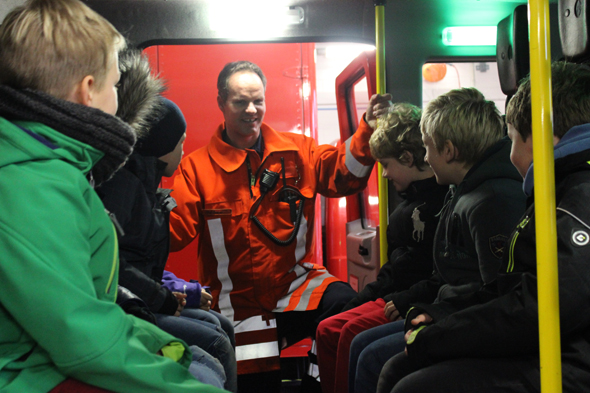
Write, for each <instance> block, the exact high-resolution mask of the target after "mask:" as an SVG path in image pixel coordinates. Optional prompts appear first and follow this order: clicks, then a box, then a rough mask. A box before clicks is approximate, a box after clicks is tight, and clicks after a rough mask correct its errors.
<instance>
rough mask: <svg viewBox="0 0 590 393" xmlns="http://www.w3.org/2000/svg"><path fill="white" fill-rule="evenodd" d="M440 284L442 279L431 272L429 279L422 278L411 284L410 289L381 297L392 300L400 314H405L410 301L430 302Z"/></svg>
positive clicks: (434, 297)
mask: <svg viewBox="0 0 590 393" xmlns="http://www.w3.org/2000/svg"><path fill="white" fill-rule="evenodd" d="M441 286H442V279H441V278H440V276H439V275H438V274H433V275H432V276H431V277H430V278H429V279H427V280H422V281H419V282H417V283H416V284H414V285H412V286H411V287H410V289H408V290H405V291H401V292H396V293H392V294H389V295H387V296H385V297H384V298H383V300H385V301H386V302H389V301H392V302H393V304H395V307H396V308H397V309H398V310H399V312H400V314H401V315H406V313H407V312H408V311H409V310H410V307H411V305H412V303H432V302H433V301H434V300H435V299H436V296H437V294H438V290H439V289H440V287H441Z"/></svg>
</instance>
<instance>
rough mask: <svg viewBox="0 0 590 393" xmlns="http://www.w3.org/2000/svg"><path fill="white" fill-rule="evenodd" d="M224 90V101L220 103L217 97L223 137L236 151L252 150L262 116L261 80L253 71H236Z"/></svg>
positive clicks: (262, 86) (263, 106)
mask: <svg viewBox="0 0 590 393" xmlns="http://www.w3.org/2000/svg"><path fill="white" fill-rule="evenodd" d="M227 87H228V96H227V100H225V102H223V101H222V100H221V98H220V97H217V104H218V105H219V109H221V111H222V112H223V117H224V118H225V127H226V130H227V136H228V137H229V139H230V140H231V142H232V145H233V146H235V147H237V148H239V149H245V148H249V147H252V146H253V145H254V143H255V142H256V140H257V139H258V135H260V126H261V125H262V120H263V119H264V114H265V113H266V102H265V101H264V85H263V83H262V80H261V79H260V77H259V76H258V75H256V74H255V73H253V72H249V71H244V72H237V73H235V74H233V75H232V76H230V77H229V80H228V84H227Z"/></svg>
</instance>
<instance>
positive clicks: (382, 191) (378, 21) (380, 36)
mask: <svg viewBox="0 0 590 393" xmlns="http://www.w3.org/2000/svg"><path fill="white" fill-rule="evenodd" d="M375 41H376V45H375V47H376V51H375V57H376V59H375V61H376V63H377V64H376V68H377V94H385V92H386V87H385V0H376V1H375ZM381 173H383V168H382V167H381V164H380V163H378V164H377V178H378V184H379V256H380V261H381V266H383V265H384V264H385V263H386V262H387V259H388V255H387V223H388V221H389V214H388V208H387V205H388V202H389V197H388V195H387V180H386V179H384V178H383V177H382V176H381Z"/></svg>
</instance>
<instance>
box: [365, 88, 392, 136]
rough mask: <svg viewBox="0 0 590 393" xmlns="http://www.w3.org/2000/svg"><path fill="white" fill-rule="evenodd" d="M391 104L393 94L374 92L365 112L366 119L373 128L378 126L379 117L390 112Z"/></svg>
mask: <svg viewBox="0 0 590 393" xmlns="http://www.w3.org/2000/svg"><path fill="white" fill-rule="evenodd" d="M391 105H392V103H391V94H373V96H372V97H371V99H370V100H369V106H368V107H367V112H365V121H366V122H367V123H368V124H369V126H371V128H372V129H375V128H377V118H378V117H380V116H383V115H385V114H386V113H387V112H389V108H390V107H391Z"/></svg>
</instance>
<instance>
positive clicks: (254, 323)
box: [234, 315, 277, 334]
mask: <svg viewBox="0 0 590 393" xmlns="http://www.w3.org/2000/svg"><path fill="white" fill-rule="evenodd" d="M276 327H277V320H276V319H269V320H268V323H267V321H266V320H264V318H262V316H260V315H256V316H254V317H250V318H246V319H244V320H243V321H238V322H235V323H234V333H236V334H238V333H245V332H253V331H257V330H266V329H275V328H276Z"/></svg>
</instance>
